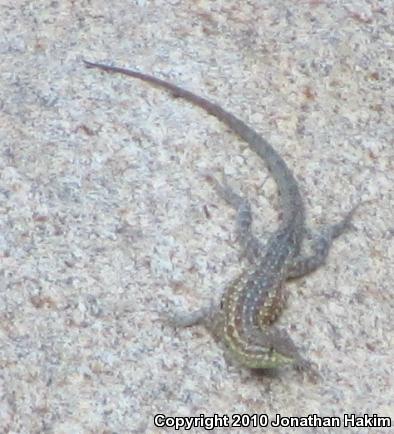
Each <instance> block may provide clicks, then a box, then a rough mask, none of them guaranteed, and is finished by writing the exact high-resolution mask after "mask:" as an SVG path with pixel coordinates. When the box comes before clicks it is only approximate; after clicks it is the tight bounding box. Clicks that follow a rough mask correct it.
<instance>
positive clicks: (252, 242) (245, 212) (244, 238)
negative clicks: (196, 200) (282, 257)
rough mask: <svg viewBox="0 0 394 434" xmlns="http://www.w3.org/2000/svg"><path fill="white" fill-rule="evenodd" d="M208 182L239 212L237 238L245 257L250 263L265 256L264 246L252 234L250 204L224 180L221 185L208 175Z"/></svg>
mask: <svg viewBox="0 0 394 434" xmlns="http://www.w3.org/2000/svg"><path fill="white" fill-rule="evenodd" d="M206 178H207V180H208V181H209V182H210V183H211V184H212V185H213V187H214V189H215V191H216V192H217V194H218V195H219V196H220V197H221V198H222V199H223V200H224V201H225V202H226V203H227V204H229V205H230V206H231V207H232V208H234V209H235V210H236V212H237V217H236V236H237V240H238V242H239V243H240V244H241V246H242V248H243V256H245V257H246V258H247V259H248V260H249V261H250V262H252V263H253V262H255V261H256V259H258V258H260V257H261V256H262V255H263V250H264V249H263V245H262V243H261V242H260V241H259V240H258V239H257V237H255V236H254V235H253V233H252V222H253V215H252V209H251V206H250V202H249V201H248V200H247V199H246V198H244V197H242V196H240V195H239V194H237V193H236V192H235V191H234V190H233V189H232V188H231V187H230V186H229V185H228V184H227V182H226V180H225V179H223V181H222V183H220V182H219V181H218V180H217V179H215V178H214V177H213V176H211V175H207V177H206Z"/></svg>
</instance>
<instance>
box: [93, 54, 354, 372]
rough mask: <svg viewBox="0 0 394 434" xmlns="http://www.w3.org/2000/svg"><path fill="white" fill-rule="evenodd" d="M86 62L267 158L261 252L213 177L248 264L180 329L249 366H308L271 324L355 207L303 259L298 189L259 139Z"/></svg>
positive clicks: (221, 114) (242, 205) (246, 220)
mask: <svg viewBox="0 0 394 434" xmlns="http://www.w3.org/2000/svg"><path fill="white" fill-rule="evenodd" d="M85 65H86V66H87V67H90V68H99V69H102V70H104V71H108V72H115V73H121V74H124V75H128V76H131V77H135V78H139V79H141V80H143V81H146V82H148V83H150V84H152V85H155V86H158V87H161V88H164V89H166V90H168V91H170V92H171V94H172V95H173V96H175V97H180V98H183V99H185V100H187V101H189V102H191V103H192V104H194V105H196V106H198V107H200V108H202V109H203V110H205V111H206V112H208V113H209V114H211V115H213V116H215V117H216V118H217V119H219V120H220V121H221V122H223V123H224V124H226V125H227V126H228V127H230V128H231V130H232V131H233V132H235V133H236V134H237V135H238V136H239V137H241V138H242V139H243V140H245V141H246V142H247V143H248V144H249V146H250V148H251V149H252V150H253V151H254V152H256V153H257V154H258V155H259V156H260V157H261V158H262V159H263V160H264V162H265V164H266V166H267V168H268V170H269V172H270V173H271V175H272V177H273V178H274V179H275V181H276V184H277V187H278V192H279V197H280V207H281V215H282V219H281V223H280V225H279V227H278V229H277V230H276V231H275V232H274V233H273V234H272V235H271V236H270V238H269V240H268V243H267V245H266V246H264V248H263V246H262V244H261V243H260V242H259V241H258V240H257V239H256V237H255V236H254V235H253V234H252V232H251V223H252V215H251V210H250V205H249V203H248V202H247V201H246V200H245V199H243V198H241V197H240V196H238V195H237V194H236V193H235V192H233V191H232V190H231V189H230V188H229V187H228V186H227V185H226V184H224V185H221V184H219V183H218V182H217V181H215V180H214V179H211V180H212V181H213V182H214V184H215V187H216V190H217V191H218V192H219V193H220V194H221V195H222V197H224V199H225V200H226V201H227V202H228V203H229V204H230V205H232V206H233V207H234V208H236V209H237V213H238V215H237V232H238V238H239V240H240V242H241V243H242V244H243V246H244V248H245V253H246V255H247V257H248V259H249V260H250V262H251V267H250V268H248V269H247V270H246V271H244V272H243V273H242V274H241V275H240V276H239V277H238V278H237V279H235V281H233V283H232V284H230V286H229V287H228V288H227V290H226V291H225V292H224V294H223V297H222V302H221V305H220V307H216V308H210V309H206V308H203V309H201V310H199V311H198V312H195V314H192V315H191V316H188V317H186V316H185V318H184V319H181V320H179V322H183V324H184V325H191V324H195V323H198V322H200V323H205V325H206V326H207V327H208V329H210V330H211V331H212V332H213V334H214V335H215V337H216V338H217V339H220V340H221V341H222V342H223V343H224V344H225V347H226V348H227V350H228V352H229V353H230V356H232V358H233V359H235V360H236V361H238V363H240V364H241V365H242V366H245V367H247V368H252V369H267V368H277V367H280V366H282V365H286V364H295V365H296V366H299V367H306V366H308V363H307V362H306V361H305V360H304V359H302V358H301V356H300V355H299V353H298V351H297V349H296V347H295V345H294V344H293V342H292V340H291V338H290V337H289V335H288V334H287V332H285V331H283V330H280V329H278V328H277V327H275V326H274V325H273V323H274V321H275V320H276V319H277V317H278V316H279V314H280V313H281V311H282V309H283V306H284V302H285V299H286V296H285V291H284V284H285V282H286V281H287V280H288V279H292V278H296V277H300V276H303V275H305V274H308V273H310V272H312V271H313V270H315V269H316V268H318V267H319V266H320V265H322V264H323V262H324V260H325V258H326V256H327V254H328V252H329V249H330V247H331V244H332V241H333V239H334V238H336V237H338V236H339V235H340V234H342V233H343V232H344V230H345V229H347V228H348V227H349V224H350V221H351V218H352V215H353V212H354V210H355V208H353V210H352V211H350V212H349V213H348V214H347V215H346V217H345V218H343V220H342V221H340V222H339V223H336V224H333V225H329V226H326V227H325V228H324V229H323V230H322V231H321V232H320V234H319V235H318V236H317V237H316V238H315V240H314V244H313V254H312V255H311V256H304V255H302V253H301V246H302V243H303V239H304V238H305V234H306V232H307V230H306V228H305V217H304V205H303V201H302V198H301V194H300V190H299V188H298V184H297V181H296V180H295V178H294V176H293V174H292V172H291V171H290V169H289V168H288V167H287V165H286V163H285V162H284V160H283V159H282V158H281V157H280V155H279V154H278V153H277V152H276V151H275V149H273V148H272V146H271V145H270V144H269V143H268V142H267V141H266V140H265V139H264V138H262V137H261V136H260V135H259V134H258V133H256V132H255V131H254V130H253V129H251V128H250V127H249V126H248V125H246V124H245V123H244V122H242V121H241V120H240V119H238V118H237V117H235V116H234V115H232V114H231V113H229V112H227V111H225V110H224V109H222V108H221V107H220V106H218V105H217V104H214V103H212V102H210V101H208V100H207V99H205V98H202V97H200V96H198V95H195V94H194V93H192V92H189V91H187V90H185V89H182V88H180V87H178V86H175V85H173V84H171V83H168V82H166V81H164V80H160V79H158V78H155V77H153V76H150V75H147V74H143V73H140V72H137V71H132V70H128V69H124V68H118V67H114V66H108V65H103V64H99V63H92V62H87V61H85Z"/></svg>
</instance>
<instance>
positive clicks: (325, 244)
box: [288, 203, 360, 279]
mask: <svg viewBox="0 0 394 434" xmlns="http://www.w3.org/2000/svg"><path fill="white" fill-rule="evenodd" d="M359 206H360V203H358V204H357V205H356V206H354V207H353V208H352V209H351V210H350V211H349V212H348V213H347V214H346V215H345V216H344V217H343V218H342V220H341V221H339V222H338V223H334V224H331V225H327V226H325V227H324V228H323V229H322V230H321V231H320V233H319V235H318V236H317V237H315V240H314V242H313V246H312V251H313V253H312V254H311V255H310V256H302V255H300V256H297V257H296V258H294V260H293V262H292V264H291V265H290V267H289V269H288V278H290V279H293V278H298V277H302V276H305V275H306V274H309V273H311V272H313V271H315V270H316V269H317V268H319V267H320V266H321V265H323V263H324V261H325V260H326V258H327V256H328V253H329V251H330V248H331V246H332V244H333V241H334V240H335V239H336V238H338V237H339V236H341V235H342V234H343V233H344V232H346V231H347V230H349V229H352V228H353V226H352V219H353V216H354V213H355V212H356V210H357V208H358V207H359Z"/></svg>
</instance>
